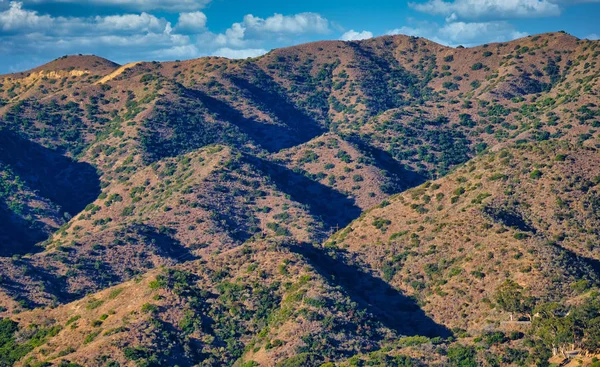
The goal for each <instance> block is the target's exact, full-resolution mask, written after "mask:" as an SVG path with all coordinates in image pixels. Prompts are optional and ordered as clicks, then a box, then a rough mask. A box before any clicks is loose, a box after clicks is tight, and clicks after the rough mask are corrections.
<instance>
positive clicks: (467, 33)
mask: <svg viewBox="0 0 600 367" xmlns="http://www.w3.org/2000/svg"><path fill="white" fill-rule="evenodd" d="M525 36H527V33H523V32H518V31H516V30H514V28H513V27H512V26H511V25H510V24H509V23H507V22H486V23H465V22H455V23H448V24H446V25H444V26H443V27H442V28H441V29H440V30H439V31H438V37H439V38H440V39H442V40H446V41H447V43H448V44H450V45H452V44H467V45H475V44H478V43H479V42H482V43H486V42H502V41H509V40H513V39H516V38H521V37H525Z"/></svg>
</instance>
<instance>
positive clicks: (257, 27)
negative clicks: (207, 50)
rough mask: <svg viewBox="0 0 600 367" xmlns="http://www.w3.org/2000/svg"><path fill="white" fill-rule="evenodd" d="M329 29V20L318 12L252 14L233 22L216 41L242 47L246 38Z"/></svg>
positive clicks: (318, 32)
mask: <svg viewBox="0 0 600 367" xmlns="http://www.w3.org/2000/svg"><path fill="white" fill-rule="evenodd" d="M329 31H330V22H329V20H327V19H326V18H324V17H322V16H321V15H320V14H316V13H299V14H294V15H282V14H277V13H276V14H274V15H273V16H271V17H268V18H260V17H256V16H254V15H252V14H248V15H246V16H244V20H243V21H242V22H239V23H234V24H233V25H232V26H231V27H230V28H229V29H227V30H226V31H225V33H222V34H219V35H218V36H217V38H216V41H217V42H218V43H219V44H221V45H232V46H237V47H242V46H244V45H246V43H247V41H248V39H250V40H252V39H265V38H268V37H273V36H276V37H281V36H297V35H302V34H325V33H328V32H329Z"/></svg>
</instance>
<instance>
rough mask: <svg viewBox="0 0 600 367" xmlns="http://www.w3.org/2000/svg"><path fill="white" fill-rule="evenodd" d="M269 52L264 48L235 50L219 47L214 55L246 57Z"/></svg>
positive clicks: (230, 57) (235, 57) (232, 57)
mask: <svg viewBox="0 0 600 367" xmlns="http://www.w3.org/2000/svg"><path fill="white" fill-rule="evenodd" d="M266 53H267V50H265V49H262V48H248V49H240V50H234V49H231V48H228V47H223V48H220V49H218V50H217V51H215V52H214V53H213V56H221V57H227V58H229V59H246V58H248V57H258V56H262V55H264V54H266Z"/></svg>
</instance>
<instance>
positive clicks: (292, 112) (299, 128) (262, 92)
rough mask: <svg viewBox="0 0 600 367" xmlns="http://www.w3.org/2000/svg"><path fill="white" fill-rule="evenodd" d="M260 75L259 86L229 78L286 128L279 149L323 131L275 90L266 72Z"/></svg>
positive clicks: (313, 136) (297, 143)
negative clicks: (260, 84)
mask: <svg viewBox="0 0 600 367" xmlns="http://www.w3.org/2000/svg"><path fill="white" fill-rule="evenodd" d="M261 77H262V83H263V84H264V85H263V86H261V87H259V86H257V85H254V84H252V83H250V82H248V81H247V80H245V79H242V78H239V77H235V76H231V77H230V78H229V79H230V80H231V82H232V83H233V84H235V85H236V86H237V87H238V88H240V89H241V90H243V91H245V92H246V93H247V94H248V95H249V97H250V98H251V100H252V101H254V103H255V104H256V105H257V106H258V108H259V109H260V110H261V111H263V112H267V113H271V114H272V115H274V116H275V117H276V118H277V120H279V121H280V122H281V123H283V124H284V125H285V126H286V127H287V128H288V130H289V136H286V137H284V141H283V142H282V145H283V148H280V149H284V148H290V147H292V146H295V145H299V144H302V143H305V142H307V141H309V140H311V139H313V138H315V137H317V136H319V135H322V134H323V133H324V132H325V130H324V129H323V128H322V127H321V126H319V123H318V122H317V121H315V120H314V119H313V118H311V117H310V116H308V115H307V114H306V113H304V112H303V111H301V110H299V109H298V108H297V107H296V106H295V105H294V104H293V103H291V102H290V101H288V100H287V99H286V98H285V97H283V96H281V95H279V94H278V93H277V92H276V91H275V89H276V88H277V83H275V81H273V80H272V79H271V78H270V77H269V76H267V75H266V74H261Z"/></svg>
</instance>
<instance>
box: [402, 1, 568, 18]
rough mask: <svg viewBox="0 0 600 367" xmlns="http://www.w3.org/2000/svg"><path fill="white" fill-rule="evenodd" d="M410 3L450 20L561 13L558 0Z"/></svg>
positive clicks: (540, 15) (418, 8)
mask: <svg viewBox="0 0 600 367" xmlns="http://www.w3.org/2000/svg"><path fill="white" fill-rule="evenodd" d="M562 2H563V3H566V1H562ZM409 5H410V6H411V7H412V8H414V9H415V10H417V11H421V12H424V13H428V14H433V15H441V16H446V17H448V20H449V21H455V20H457V19H508V18H525V17H543V16H557V15H560V13H561V9H560V6H559V5H558V4H557V3H556V1H549V0H454V1H444V0H429V1H427V2H426V3H409Z"/></svg>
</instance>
